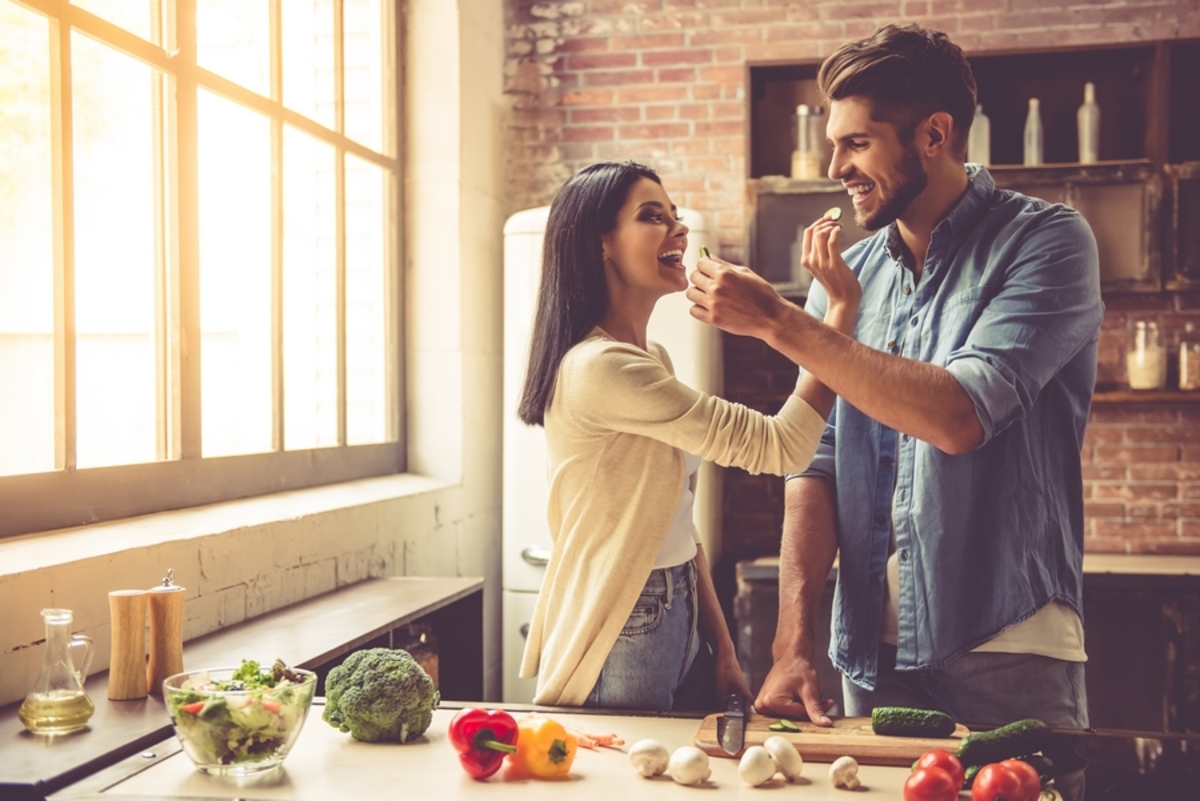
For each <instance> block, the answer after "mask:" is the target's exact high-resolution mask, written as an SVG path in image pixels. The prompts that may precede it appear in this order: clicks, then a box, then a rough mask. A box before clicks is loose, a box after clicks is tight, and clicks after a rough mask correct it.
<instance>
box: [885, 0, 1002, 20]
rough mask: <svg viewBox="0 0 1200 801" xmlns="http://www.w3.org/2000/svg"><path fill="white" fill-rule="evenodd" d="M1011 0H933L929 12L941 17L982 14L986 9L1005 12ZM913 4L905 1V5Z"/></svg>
mask: <svg viewBox="0 0 1200 801" xmlns="http://www.w3.org/2000/svg"><path fill="white" fill-rule="evenodd" d="M1008 4H1009V0H933V3H932V5H931V6H930V10H929V11H927V12H925V13H927V14H934V15H936V16H939V17H949V16H956V17H957V16H962V15H963V14H982V13H984V12H986V11H999V12H1004V11H1007V10H1008ZM909 5H911V4H910V3H905V7H907V6H909Z"/></svg>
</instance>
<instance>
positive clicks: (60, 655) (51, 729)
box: [17, 609, 96, 734]
mask: <svg viewBox="0 0 1200 801" xmlns="http://www.w3.org/2000/svg"><path fill="white" fill-rule="evenodd" d="M42 617H43V618H45V619H46V654H45V656H44V658H43V659H42V672H41V673H40V674H39V675H38V680H37V684H35V685H34V687H33V692H31V693H30V694H29V695H28V696H27V697H26V698H25V703H23V704H21V708H20V709H19V710H17V717H19V718H20V719H21V722H22V723H24V724H25V728H27V729H29V730H30V731H31V732H33V733H34V734H66V733H67V732H71V731H75V730H77V729H82V728H83V727H85V726H86V725H87V722H88V720H89V719H90V718H91V717H92V713H93V712H95V711H96V708H95V706H94V705H93V704H92V699H91V698H88V694H87V693H86V692H84V689H83V682H84V679H86V678H87V669H88V665H89V664H90V663H91V661H92V640H91V638H89V637H85V636H84V635H82V634H72V633H71V620H72V615H71V610H70V609H43V610H42ZM73 651H82V655H81V656H80V659H79V667H78V668H76V667H75V660H74V659H73V658H72V657H71V653H72V652H73Z"/></svg>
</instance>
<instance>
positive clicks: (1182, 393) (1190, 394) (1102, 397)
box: [1092, 389, 1200, 405]
mask: <svg viewBox="0 0 1200 801" xmlns="http://www.w3.org/2000/svg"><path fill="white" fill-rule="evenodd" d="M1098 403H1101V404H1112V403H1183V404H1197V405H1200V390H1184V389H1155V390H1149V389H1141V390H1139V389H1124V390H1105V391H1102V392H1096V393H1094V394H1093V395H1092V404H1093V405H1095V404H1098Z"/></svg>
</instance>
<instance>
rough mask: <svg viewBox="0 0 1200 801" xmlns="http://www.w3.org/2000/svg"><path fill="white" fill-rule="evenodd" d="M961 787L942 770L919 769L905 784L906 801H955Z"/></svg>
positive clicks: (960, 782) (960, 784)
mask: <svg viewBox="0 0 1200 801" xmlns="http://www.w3.org/2000/svg"><path fill="white" fill-rule="evenodd" d="M960 787H962V781H961V780H960V781H959V782H958V783H957V784H955V783H954V777H953V776H951V775H950V774H949V773H947V772H946V771H944V770H942V769H941V768H926V767H918V768H917V769H916V770H914V771H913V772H912V773H911V774H910V775H909V777H908V779H907V780H906V781H905V782H904V801H954V800H955V799H956V798H958V790H959V788H960Z"/></svg>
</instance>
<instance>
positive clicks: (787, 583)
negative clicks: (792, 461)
mask: <svg viewBox="0 0 1200 801" xmlns="http://www.w3.org/2000/svg"><path fill="white" fill-rule="evenodd" d="M784 507H785V508H784V517H783V542H782V544H781V547H780V553H779V624H778V626H777V627H776V630H775V642H774V644H773V646H772V648H771V651H772V655H773V656H774V658H775V659H776V660H777V661H778V660H779V659H780V658H781V657H784V656H788V655H794V656H800V657H803V658H804V659H806V660H808V661H811V660H812V657H813V638H814V635H815V630H816V621H817V617H818V612H819V610H820V606H821V596H822V595H823V594H824V592H825V584H826V582H827V581H828V580H829V571H830V569H832V567H833V559H834V556H835V555H836V554H837V528H836V522H837V512H836V506H835V504H834V492H833V487H832V486H831V485H830V483H829V482H828V481H826V480H825V479H823V478H816V477H807V476H806V477H801V478H793V479H792V480H791V481H789V482H787V485H786V486H785V489H784Z"/></svg>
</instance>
